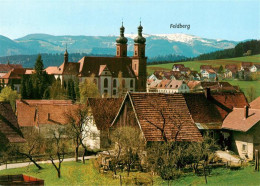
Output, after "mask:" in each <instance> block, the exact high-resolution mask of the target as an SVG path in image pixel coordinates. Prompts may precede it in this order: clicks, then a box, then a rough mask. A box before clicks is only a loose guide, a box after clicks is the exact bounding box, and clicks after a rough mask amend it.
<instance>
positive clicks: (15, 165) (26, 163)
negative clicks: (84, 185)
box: [0, 155, 96, 171]
mask: <svg viewBox="0 0 260 186" xmlns="http://www.w3.org/2000/svg"><path fill="white" fill-rule="evenodd" d="M93 158H96V156H94V155H93V156H85V160H87V159H93ZM79 159H82V157H79ZM68 161H75V158H66V159H64V162H68ZM54 162H55V163H57V162H58V160H54ZM37 163H39V164H44V163H51V161H50V160H47V161H37ZM28 165H33V163H32V162H25V163H12V164H5V165H1V166H0V171H1V170H5V169H14V168H20V167H26V166H28Z"/></svg>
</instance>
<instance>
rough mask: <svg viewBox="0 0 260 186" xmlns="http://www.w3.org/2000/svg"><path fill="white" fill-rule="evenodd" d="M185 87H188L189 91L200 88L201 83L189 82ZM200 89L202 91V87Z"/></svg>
mask: <svg viewBox="0 0 260 186" xmlns="http://www.w3.org/2000/svg"><path fill="white" fill-rule="evenodd" d="M187 85H188V87H189V88H190V89H195V88H196V87H199V86H201V81H189V82H188V83H187ZM201 89H202V87H201Z"/></svg>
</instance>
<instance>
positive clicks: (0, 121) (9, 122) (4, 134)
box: [0, 102, 26, 151]
mask: <svg viewBox="0 0 260 186" xmlns="http://www.w3.org/2000/svg"><path fill="white" fill-rule="evenodd" d="M25 142H26V141H25V139H24V138H23V135H22V132H21V130H20V127H19V125H18V122H17V118H16V116H15V113H14V112H13V109H12V107H11V105H10V103H7V102H0V151H1V150H3V149H2V148H1V147H3V146H4V145H5V144H7V143H25Z"/></svg>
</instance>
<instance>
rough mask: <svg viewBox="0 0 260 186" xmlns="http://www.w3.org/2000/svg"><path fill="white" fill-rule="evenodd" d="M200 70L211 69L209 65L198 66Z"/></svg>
mask: <svg viewBox="0 0 260 186" xmlns="http://www.w3.org/2000/svg"><path fill="white" fill-rule="evenodd" d="M200 69H201V70H207V69H212V66H211V65H200Z"/></svg>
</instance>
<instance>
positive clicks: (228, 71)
mask: <svg viewBox="0 0 260 186" xmlns="http://www.w3.org/2000/svg"><path fill="white" fill-rule="evenodd" d="M237 73H238V66H237V65H236V64H227V65H225V69H224V78H236V77H237Z"/></svg>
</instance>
